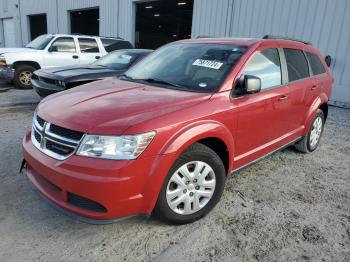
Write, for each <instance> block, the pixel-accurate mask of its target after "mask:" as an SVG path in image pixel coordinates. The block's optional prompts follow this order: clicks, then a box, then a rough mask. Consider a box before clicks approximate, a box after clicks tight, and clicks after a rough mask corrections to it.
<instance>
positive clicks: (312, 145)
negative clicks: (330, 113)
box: [294, 109, 325, 153]
mask: <svg viewBox="0 0 350 262" xmlns="http://www.w3.org/2000/svg"><path fill="white" fill-rule="evenodd" d="M316 121H317V123H316ZM320 123H321V127H319V124H320ZM324 123H325V119H324V114H323V111H322V110H321V109H318V110H317V111H316V114H315V116H314V118H313V119H312V122H311V125H310V129H309V132H308V133H307V135H306V136H304V137H303V139H301V140H300V141H299V142H297V143H296V144H295V145H294V147H295V149H296V150H298V151H300V152H303V153H310V152H312V151H315V150H316V148H317V147H318V145H319V144H320V141H321V137H322V134H323V129H324ZM316 129H317V131H316ZM314 130H315V131H314ZM314 132H316V133H317V136H318V138H317V140H316V141H315V140H313V133H314ZM314 138H315V137H314Z"/></svg>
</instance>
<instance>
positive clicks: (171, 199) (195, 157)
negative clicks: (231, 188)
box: [155, 143, 226, 224]
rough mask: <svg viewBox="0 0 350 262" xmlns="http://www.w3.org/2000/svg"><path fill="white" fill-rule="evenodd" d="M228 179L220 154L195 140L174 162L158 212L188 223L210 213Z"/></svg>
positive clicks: (160, 215) (161, 215)
mask: <svg viewBox="0 0 350 262" xmlns="http://www.w3.org/2000/svg"><path fill="white" fill-rule="evenodd" d="M225 179H226V172H225V167H224V165H223V163H222V161H221V159H220V157H219V156H218V155H217V154H216V153H215V152H214V151H213V150H211V149H210V148H208V147H206V146H204V145H202V144H199V143H195V144H193V145H191V146H190V147H189V148H188V149H187V150H186V151H185V152H184V153H183V154H182V155H180V157H179V158H178V159H177V160H176V161H175V163H174V165H173V166H172V168H171V169H170V171H169V173H168V175H167V177H166V179H165V181H164V184H163V186H162V189H161V191H160V193H159V196H158V200H157V204H156V207H155V214H156V215H158V217H159V218H160V219H162V220H165V221H166V222H170V223H173V224H185V223H190V222H192V221H195V220H197V219H199V218H201V217H203V216H204V215H205V214H207V213H208V212H209V211H210V210H211V209H212V208H213V207H214V206H215V205H216V204H217V203H218V201H219V199H220V197H221V195H222V192H223V190H224V185H225Z"/></svg>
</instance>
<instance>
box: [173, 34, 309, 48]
mask: <svg viewBox="0 0 350 262" xmlns="http://www.w3.org/2000/svg"><path fill="white" fill-rule="evenodd" d="M177 42H180V43H213V44H232V45H239V46H247V47H248V46H252V45H255V44H259V43H260V44H262V43H276V44H277V43H278V44H288V45H294V46H298V47H300V48H301V47H305V48H307V49H311V48H312V46H311V45H309V44H306V42H305V43H304V42H301V41H296V40H293V39H282V38H273V39H272V38H270V39H262V38H231V37H220V38H196V39H185V40H180V41H177Z"/></svg>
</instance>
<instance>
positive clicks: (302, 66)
mask: <svg viewBox="0 0 350 262" xmlns="http://www.w3.org/2000/svg"><path fill="white" fill-rule="evenodd" d="M284 54H285V56H286V60H287V69H288V78H289V82H292V81H296V80H299V79H303V78H306V77H309V76H310V74H309V66H308V64H307V60H306V58H305V55H304V53H303V52H302V51H301V50H297V49H289V48H285V49H284Z"/></svg>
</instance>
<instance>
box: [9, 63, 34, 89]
mask: <svg viewBox="0 0 350 262" xmlns="http://www.w3.org/2000/svg"><path fill="white" fill-rule="evenodd" d="M35 70H36V69H35V68H34V67H33V66H30V65H20V66H18V67H17V68H16V70H15V75H14V79H13V82H14V84H15V86H16V87H17V88H21V89H30V88H32V84H31V80H32V75H33V72H34V71H35Z"/></svg>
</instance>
